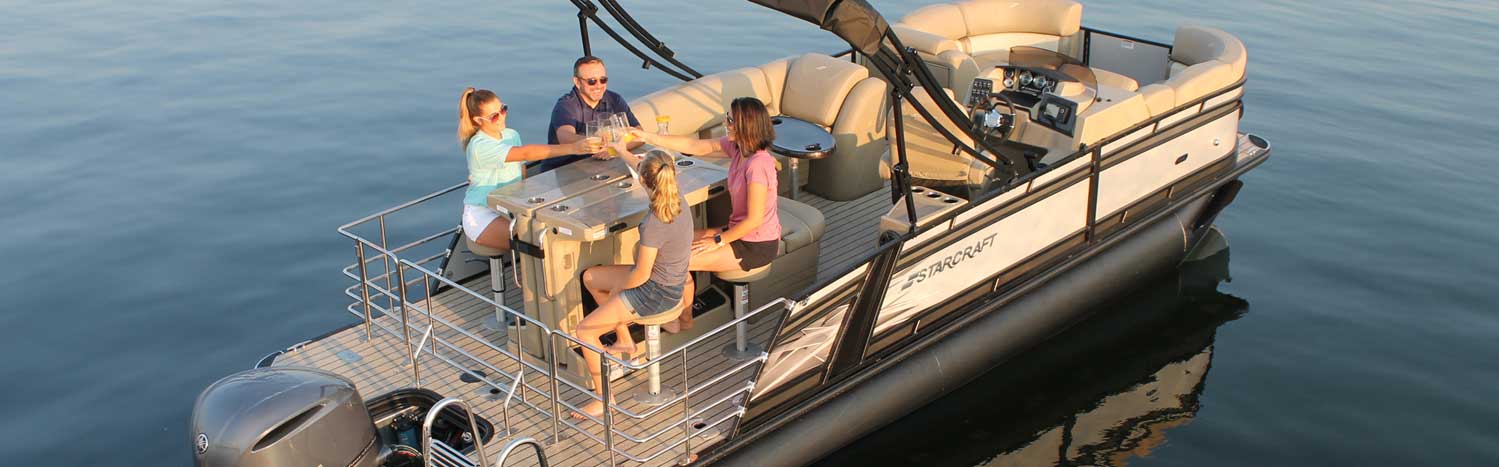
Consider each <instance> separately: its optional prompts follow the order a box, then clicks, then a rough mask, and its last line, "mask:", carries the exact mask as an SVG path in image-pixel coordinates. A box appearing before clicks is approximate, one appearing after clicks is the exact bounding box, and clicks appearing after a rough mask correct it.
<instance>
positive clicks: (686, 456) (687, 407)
mask: <svg viewBox="0 0 1499 467" xmlns="http://www.w3.org/2000/svg"><path fill="white" fill-rule="evenodd" d="M689 312H690V311H689ZM691 391H692V381H690V380H688V379H687V349H682V432H683V433H684V434H686V437H685V438H683V439H682V446H683V448H682V451H683V452H682V462H679V463H678V464H679V465H685V462H687V461H690V460H692V405H691V404H688V403H687V399H688V398H690V397H691V396H692V394H689V392H691Z"/></svg>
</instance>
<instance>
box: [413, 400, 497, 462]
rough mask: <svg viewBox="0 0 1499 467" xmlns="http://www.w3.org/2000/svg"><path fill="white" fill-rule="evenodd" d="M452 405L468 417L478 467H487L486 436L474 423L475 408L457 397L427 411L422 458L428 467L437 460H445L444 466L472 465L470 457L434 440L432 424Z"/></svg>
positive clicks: (440, 402) (423, 430)
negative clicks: (459, 463) (460, 409)
mask: <svg viewBox="0 0 1499 467" xmlns="http://www.w3.org/2000/svg"><path fill="white" fill-rule="evenodd" d="M450 405H456V406H458V407H459V408H462V409H463V414H464V415H466V416H467V417H468V432H469V433H470V434H471V435H472V436H473V443H474V452H476V453H478V454H479V462H478V467H486V466H487V465H488V464H486V462H488V459H487V458H486V456H485V455H484V436H483V434H481V433H479V424H478V423H475V421H474V408H473V407H472V406H469V405H468V403H467V402H464V401H463V399H459V398H456V397H449V398H446V399H443V400H441V401H438V402H437V404H436V405H433V406H432V409H431V410H428V411H427V417H426V419H424V420H422V454H423V456H422V457H423V458H425V459H426V463H427V467H432V466H433V465H434V463H433V460H436V459H444V464H446V465H451V464H454V463H456V462H455V461H461V462H462V463H465V464H472V462H471V461H469V460H468V456H466V455H464V454H463V453H462V452H458V450H456V449H453V447H452V446H449V445H448V444H447V443H444V442H442V441H439V440H435V439H432V422H434V421H436V420H437V416H438V415H442V410H443V409H446V408H447V407H448V406H450Z"/></svg>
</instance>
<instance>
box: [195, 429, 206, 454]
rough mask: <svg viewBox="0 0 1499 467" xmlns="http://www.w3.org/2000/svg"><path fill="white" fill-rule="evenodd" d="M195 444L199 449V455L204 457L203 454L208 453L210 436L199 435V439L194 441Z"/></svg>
mask: <svg viewBox="0 0 1499 467" xmlns="http://www.w3.org/2000/svg"><path fill="white" fill-rule="evenodd" d="M193 444H194V445H195V447H197V448H198V455H200V456H201V455H203V453H205V452H208V435H205V434H203V433H198V438H197V439H196V440H194V442H193Z"/></svg>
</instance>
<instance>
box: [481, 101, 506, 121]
mask: <svg viewBox="0 0 1499 467" xmlns="http://www.w3.org/2000/svg"><path fill="white" fill-rule="evenodd" d="M508 113H510V104H500V111H499V112H495V113H492V114H489V115H485V116H483V117H480V118H484V119H487V120H489V123H496V122H499V121H500V116H501V115H505V114H508Z"/></svg>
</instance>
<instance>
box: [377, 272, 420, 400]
mask: <svg viewBox="0 0 1499 467" xmlns="http://www.w3.org/2000/svg"><path fill="white" fill-rule="evenodd" d="M386 277H387V279H386V281H387V282H389V276H388V275H387V276H386ZM396 281H397V282H400V286H401V296H400V297H399V300H400V302H401V336H402V337H403V338H404V339H405V340H406V355H407V356H409V357H411V381H412V384H413V385H415V386H416V387H418V388H420V387H422V372H421V369H419V368H417V366H416V365H417V364H416V354H415V353H413V352H412V351H411V321H409V320H408V316H407V314H406V309H407V308H410V307H408V306H406V268H404V267H402V266H401V264H400V263H396ZM385 290H390V289H385Z"/></svg>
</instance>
